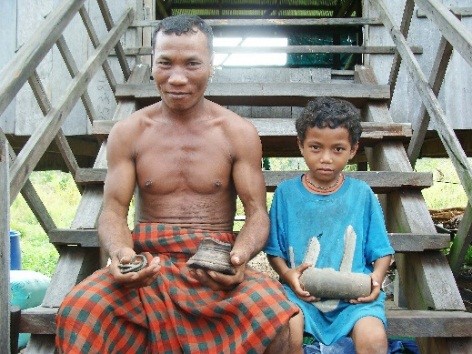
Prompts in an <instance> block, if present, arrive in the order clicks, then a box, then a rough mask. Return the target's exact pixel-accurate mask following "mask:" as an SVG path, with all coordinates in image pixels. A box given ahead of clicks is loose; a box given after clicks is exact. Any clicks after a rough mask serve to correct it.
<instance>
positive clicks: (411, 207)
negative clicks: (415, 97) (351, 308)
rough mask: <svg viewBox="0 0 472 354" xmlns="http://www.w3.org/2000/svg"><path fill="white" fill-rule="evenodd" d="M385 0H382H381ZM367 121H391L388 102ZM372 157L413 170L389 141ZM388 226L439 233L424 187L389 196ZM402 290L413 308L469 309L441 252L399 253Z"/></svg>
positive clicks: (366, 78)
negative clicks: (428, 205)
mask: <svg viewBox="0 0 472 354" xmlns="http://www.w3.org/2000/svg"><path fill="white" fill-rule="evenodd" d="M378 1H381V0H378ZM356 69H357V70H356V76H357V78H358V80H360V82H366V83H367V82H368V83H374V82H376V79H375V76H374V74H373V72H372V69H370V68H366V67H357V68H356ZM364 118H365V120H367V121H375V122H377V123H381V122H385V123H391V122H392V121H393V119H392V117H391V116H390V113H389V110H388V107H387V106H386V105H385V104H374V103H372V104H369V105H368V106H366V108H365V110H364ZM370 150H371V151H369V154H368V160H369V164H370V166H371V168H372V169H373V170H381V171H398V172H408V171H410V172H411V171H412V167H411V165H410V162H409V160H408V156H407V154H406V151H405V148H404V147H403V145H402V144H400V143H397V142H386V143H382V144H378V145H376V146H375V147H374V148H372V149H370ZM387 198H388V206H387V210H386V213H385V217H386V222H387V228H388V230H391V231H394V232H411V233H418V234H428V233H435V232H436V230H435V227H434V224H433V221H432V219H431V215H430V214H429V211H428V208H427V206H426V203H425V201H424V198H423V196H422V195H421V192H420V191H415V190H409V191H408V190H404V191H402V192H400V193H391V194H389V195H388V196H387ZM395 261H396V264H397V270H398V274H399V277H400V278H399V279H400V283H401V286H402V290H403V291H404V292H405V297H406V298H407V300H408V302H409V303H408V305H409V307H410V308H415V309H427V308H431V309H435V310H461V311H462V310H465V307H464V303H463V301H462V298H461V296H460V293H459V290H458V289H457V285H456V282H455V279H454V277H453V274H452V272H451V270H450V267H449V264H448V262H447V259H446V258H445V256H444V255H443V254H441V253H440V252H423V253H409V254H400V255H397V256H395Z"/></svg>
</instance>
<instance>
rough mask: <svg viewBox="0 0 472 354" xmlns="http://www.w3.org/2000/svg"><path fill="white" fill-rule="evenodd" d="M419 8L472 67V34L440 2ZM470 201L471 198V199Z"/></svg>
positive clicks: (424, 0) (424, 2) (420, 0)
mask: <svg viewBox="0 0 472 354" xmlns="http://www.w3.org/2000/svg"><path fill="white" fill-rule="evenodd" d="M415 2H416V4H417V5H418V7H419V8H420V9H421V10H422V11H424V12H425V13H426V16H427V17H428V18H429V19H430V20H431V21H433V22H434V23H435V24H436V26H438V28H439V30H440V31H441V34H442V35H443V36H444V38H446V39H447V40H448V42H449V43H451V44H452V46H453V47H454V50H456V51H457V52H458V53H459V54H460V55H461V56H462V58H464V60H465V61H466V62H467V63H469V65H470V66H472V32H471V31H470V30H469V29H468V28H467V27H466V26H465V24H463V23H462V22H461V21H460V20H459V19H458V18H457V17H456V16H455V15H454V14H452V13H451V12H450V11H449V10H448V9H447V7H446V6H445V5H444V4H442V3H441V2H440V1H438V0H415ZM469 199H470V198H469Z"/></svg>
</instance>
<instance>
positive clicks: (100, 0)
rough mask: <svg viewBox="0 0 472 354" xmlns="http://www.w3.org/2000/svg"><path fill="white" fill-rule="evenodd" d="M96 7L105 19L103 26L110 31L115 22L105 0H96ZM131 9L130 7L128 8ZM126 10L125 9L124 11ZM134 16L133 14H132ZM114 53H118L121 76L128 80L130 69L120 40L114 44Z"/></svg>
mask: <svg viewBox="0 0 472 354" xmlns="http://www.w3.org/2000/svg"><path fill="white" fill-rule="evenodd" d="M97 4H98V7H99V8H100V12H101V13H102V16H103V20H104V21H105V26H106V28H107V30H108V31H111V30H112V29H113V27H115V22H114V21H113V17H112V16H111V12H110V9H109V7H108V4H107V2H106V0H97ZM130 9H131V8H130ZM130 9H128V11H129V10H130ZM125 12H126V11H125ZM133 17H134V16H133ZM115 53H117V55H118V62H119V63H120V66H121V71H122V72H123V76H124V77H125V80H128V78H129V76H130V74H131V70H130V68H129V64H128V61H127V60H126V56H125V52H124V50H123V46H122V44H121V42H119V41H118V42H117V43H116V45H115Z"/></svg>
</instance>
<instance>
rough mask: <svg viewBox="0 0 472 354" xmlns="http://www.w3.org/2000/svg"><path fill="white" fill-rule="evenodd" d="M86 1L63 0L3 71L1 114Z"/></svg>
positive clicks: (1, 73) (0, 90)
mask: <svg viewBox="0 0 472 354" xmlns="http://www.w3.org/2000/svg"><path fill="white" fill-rule="evenodd" d="M84 2H85V0H68V1H64V2H62V3H61V5H59V6H58V7H57V8H56V9H55V10H54V11H53V12H51V13H50V14H49V16H48V18H47V20H45V21H43V22H42V23H41V25H40V26H39V28H38V29H37V30H36V31H35V34H34V35H33V37H32V38H31V39H30V40H29V41H28V42H27V43H25V44H24V45H23V46H22V47H21V48H20V50H19V51H18V52H17V53H16V55H15V56H14V57H13V58H12V59H11V60H10V61H9V62H8V64H7V65H6V66H5V67H4V68H3V69H2V70H1V71H0V115H1V114H2V113H3V112H4V111H5V109H6V108H7V107H8V105H9V104H10V103H11V101H12V100H13V98H14V97H15V96H16V94H17V93H18V91H20V89H21V88H22V87H23V85H24V84H25V83H26V81H27V80H28V78H29V77H30V76H31V75H32V74H33V72H34V70H36V67H37V66H38V65H39V63H41V61H42V60H43V58H44V57H45V56H46V54H47V53H48V51H49V50H50V49H51V48H52V46H53V45H54V43H56V41H57V40H58V39H59V37H60V36H61V35H62V32H63V31H64V29H65V28H66V26H67V25H68V24H69V22H70V21H71V20H72V18H73V17H74V15H75V14H76V13H77V11H79V9H80V8H81V7H82V5H83V3H84ZM19 58H20V59H19Z"/></svg>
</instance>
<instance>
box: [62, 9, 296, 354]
mask: <svg viewBox="0 0 472 354" xmlns="http://www.w3.org/2000/svg"><path fill="white" fill-rule="evenodd" d="M212 40H213V35H212V31H211V28H210V27H209V26H208V25H207V24H206V23H204V22H203V21H202V20H201V19H200V18H199V17H196V16H175V17H168V18H166V19H164V20H163V21H161V22H160V24H159V26H158V27H157V29H156V32H155V35H154V39H153V70H152V74H153V77H154V80H155V82H156V86H157V89H158V91H159V93H160V95H161V101H160V102H158V103H155V104H153V105H151V106H149V107H145V108H143V109H141V110H139V111H137V112H135V113H134V114H133V115H132V116H131V117H129V118H128V119H125V120H123V121H121V122H119V123H117V124H116V125H115V126H114V128H113V129H112V131H111V132H110V135H109V138H108V146H107V153H108V155H107V157H108V173H107V177H106V181H105V187H104V188H105V189H104V207H103V211H102V213H101V216H100V219H99V228H98V231H99V236H100V240H101V243H102V246H103V249H104V250H105V251H106V252H108V254H109V256H110V259H111V264H110V265H109V267H107V268H105V269H103V270H99V271H97V272H96V273H94V274H93V275H92V276H91V277H89V278H87V279H86V280H85V281H84V282H82V283H81V284H79V285H77V286H76V287H75V288H74V289H73V291H72V292H71V293H70V294H69V295H68V296H67V297H66V299H65V300H64V302H63V304H62V306H61V309H60V311H59V315H58V320H57V327H58V331H57V339H56V344H57V347H58V349H59V351H60V352H67V353H83V352H89V353H90V352H97V353H110V352H120V353H121V352H123V353H125V352H126V353H143V352H146V353H148V352H152V353H179V352H186V353H262V352H266V353H295V352H296V351H294V350H292V349H291V348H289V347H288V343H289V340H288V339H289V329H288V321H289V319H290V318H291V317H292V316H293V315H295V314H296V313H297V310H296V309H295V308H294V307H293V305H292V304H291V303H289V302H288V301H287V300H286V298H285V296H284V295H283V290H282V289H281V287H280V286H279V284H278V283H277V282H275V281H273V280H271V279H269V278H268V277H266V276H264V275H262V274H260V273H257V272H255V271H253V270H251V269H249V268H246V264H247V262H248V261H249V260H250V259H251V258H252V257H253V256H254V255H256V254H257V253H258V252H259V251H260V250H261V249H262V247H263V246H264V244H265V241H266V239H267V235H268V216H267V211H266V201H265V186H264V180H263V176H262V172H261V166H260V162H261V158H262V153H261V145H260V140H259V137H258V134H257V131H256V130H255V128H254V127H253V126H252V125H251V124H250V123H249V122H248V121H246V120H244V119H242V118H241V117H239V116H238V115H236V114H234V113H232V112H230V111H229V110H227V109H225V108H223V107H221V106H219V105H217V104H215V103H213V102H210V101H208V100H207V99H205V98H204V92H205V89H206V87H207V84H208V80H209V78H210V76H211V73H212V53H213V50H212ZM136 185H137V186H138V189H139V209H140V220H139V223H138V224H137V226H136V228H135V230H134V232H133V234H132V235H130V232H129V229H128V226H127V221H126V220H127V218H126V216H127V213H128V208H129V204H130V201H131V199H132V196H133V191H134V189H135V186H136ZM237 195H239V197H240V199H241V201H242V203H243V206H244V209H245V214H246V222H245V224H244V227H243V228H242V229H241V231H240V232H239V235H238V236H237V237H234V235H233V233H232V232H231V231H232V227H233V220H234V215H235V210H236V197H237ZM207 236H211V237H212V238H215V239H218V240H220V241H223V242H228V243H231V244H233V248H232V251H231V253H230V256H231V263H232V265H233V267H234V268H235V271H236V274H235V275H225V274H222V273H218V272H215V271H206V270H203V269H197V270H195V269H190V268H189V267H187V266H186V261H187V260H188V258H189V257H190V256H191V255H192V254H193V253H195V251H196V249H197V246H198V244H199V242H200V241H201V239H203V238H204V237H207ZM137 253H142V254H144V255H145V257H146V259H147V262H148V266H147V267H145V268H143V269H142V270H139V271H137V272H130V273H125V274H123V273H122V272H121V271H120V265H125V266H126V265H129V264H130V263H133V257H134V256H135V255H136V254H137ZM297 350H298V351H299V352H301V348H298V349H297Z"/></svg>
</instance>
